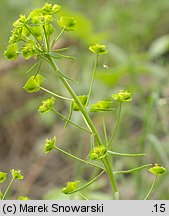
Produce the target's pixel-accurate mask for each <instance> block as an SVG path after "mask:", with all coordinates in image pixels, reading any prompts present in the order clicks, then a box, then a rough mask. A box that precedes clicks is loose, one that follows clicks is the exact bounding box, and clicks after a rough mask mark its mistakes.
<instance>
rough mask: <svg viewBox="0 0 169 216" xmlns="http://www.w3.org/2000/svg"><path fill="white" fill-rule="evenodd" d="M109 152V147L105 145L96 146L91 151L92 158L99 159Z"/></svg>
mask: <svg viewBox="0 0 169 216" xmlns="http://www.w3.org/2000/svg"><path fill="white" fill-rule="evenodd" d="M106 153H107V148H106V147H105V146H104V145H101V146H96V147H94V148H93V149H92V150H91V151H90V153H89V156H90V159H91V160H99V159H102V158H104V157H105V155H106Z"/></svg>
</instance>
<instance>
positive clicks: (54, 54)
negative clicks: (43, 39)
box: [49, 51, 75, 59]
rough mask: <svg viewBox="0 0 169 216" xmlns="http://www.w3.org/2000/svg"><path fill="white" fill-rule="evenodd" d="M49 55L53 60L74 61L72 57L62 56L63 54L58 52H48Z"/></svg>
mask: <svg viewBox="0 0 169 216" xmlns="http://www.w3.org/2000/svg"><path fill="white" fill-rule="evenodd" d="M49 55H50V56H51V57H53V58H55V59H63V58H66V59H75V57H74V56H67V55H63V54H60V53H58V52H55V51H51V52H49Z"/></svg>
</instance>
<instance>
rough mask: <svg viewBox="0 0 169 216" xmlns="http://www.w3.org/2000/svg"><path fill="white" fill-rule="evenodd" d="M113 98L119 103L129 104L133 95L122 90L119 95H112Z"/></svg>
mask: <svg viewBox="0 0 169 216" xmlns="http://www.w3.org/2000/svg"><path fill="white" fill-rule="evenodd" d="M111 96H112V98H113V99H114V100H116V101H119V102H129V101H132V96H131V93H130V92H128V91H124V90H120V92H119V93H117V94H112V95H111Z"/></svg>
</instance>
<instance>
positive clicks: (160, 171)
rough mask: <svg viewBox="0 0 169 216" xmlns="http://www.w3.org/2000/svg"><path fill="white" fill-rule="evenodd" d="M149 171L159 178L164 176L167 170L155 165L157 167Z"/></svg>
mask: <svg viewBox="0 0 169 216" xmlns="http://www.w3.org/2000/svg"><path fill="white" fill-rule="evenodd" d="M149 171H150V172H151V173H153V174H155V175H156V176H158V175H162V174H164V173H165V172H166V168H164V167H160V166H159V165H158V164H155V166H154V167H152V168H150V169H149Z"/></svg>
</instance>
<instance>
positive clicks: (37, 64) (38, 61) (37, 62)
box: [26, 59, 42, 73]
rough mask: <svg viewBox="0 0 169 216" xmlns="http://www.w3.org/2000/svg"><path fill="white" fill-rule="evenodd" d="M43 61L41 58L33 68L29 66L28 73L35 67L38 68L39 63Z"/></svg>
mask: <svg viewBox="0 0 169 216" xmlns="http://www.w3.org/2000/svg"><path fill="white" fill-rule="evenodd" d="M41 61H42V59H40V60H39V61H38V62H36V63H35V64H34V65H33V66H32V67H31V68H29V69H28V70H27V71H26V73H29V72H30V71H32V70H33V69H34V68H36V67H37V66H38V65H39V63H40V62H41Z"/></svg>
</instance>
